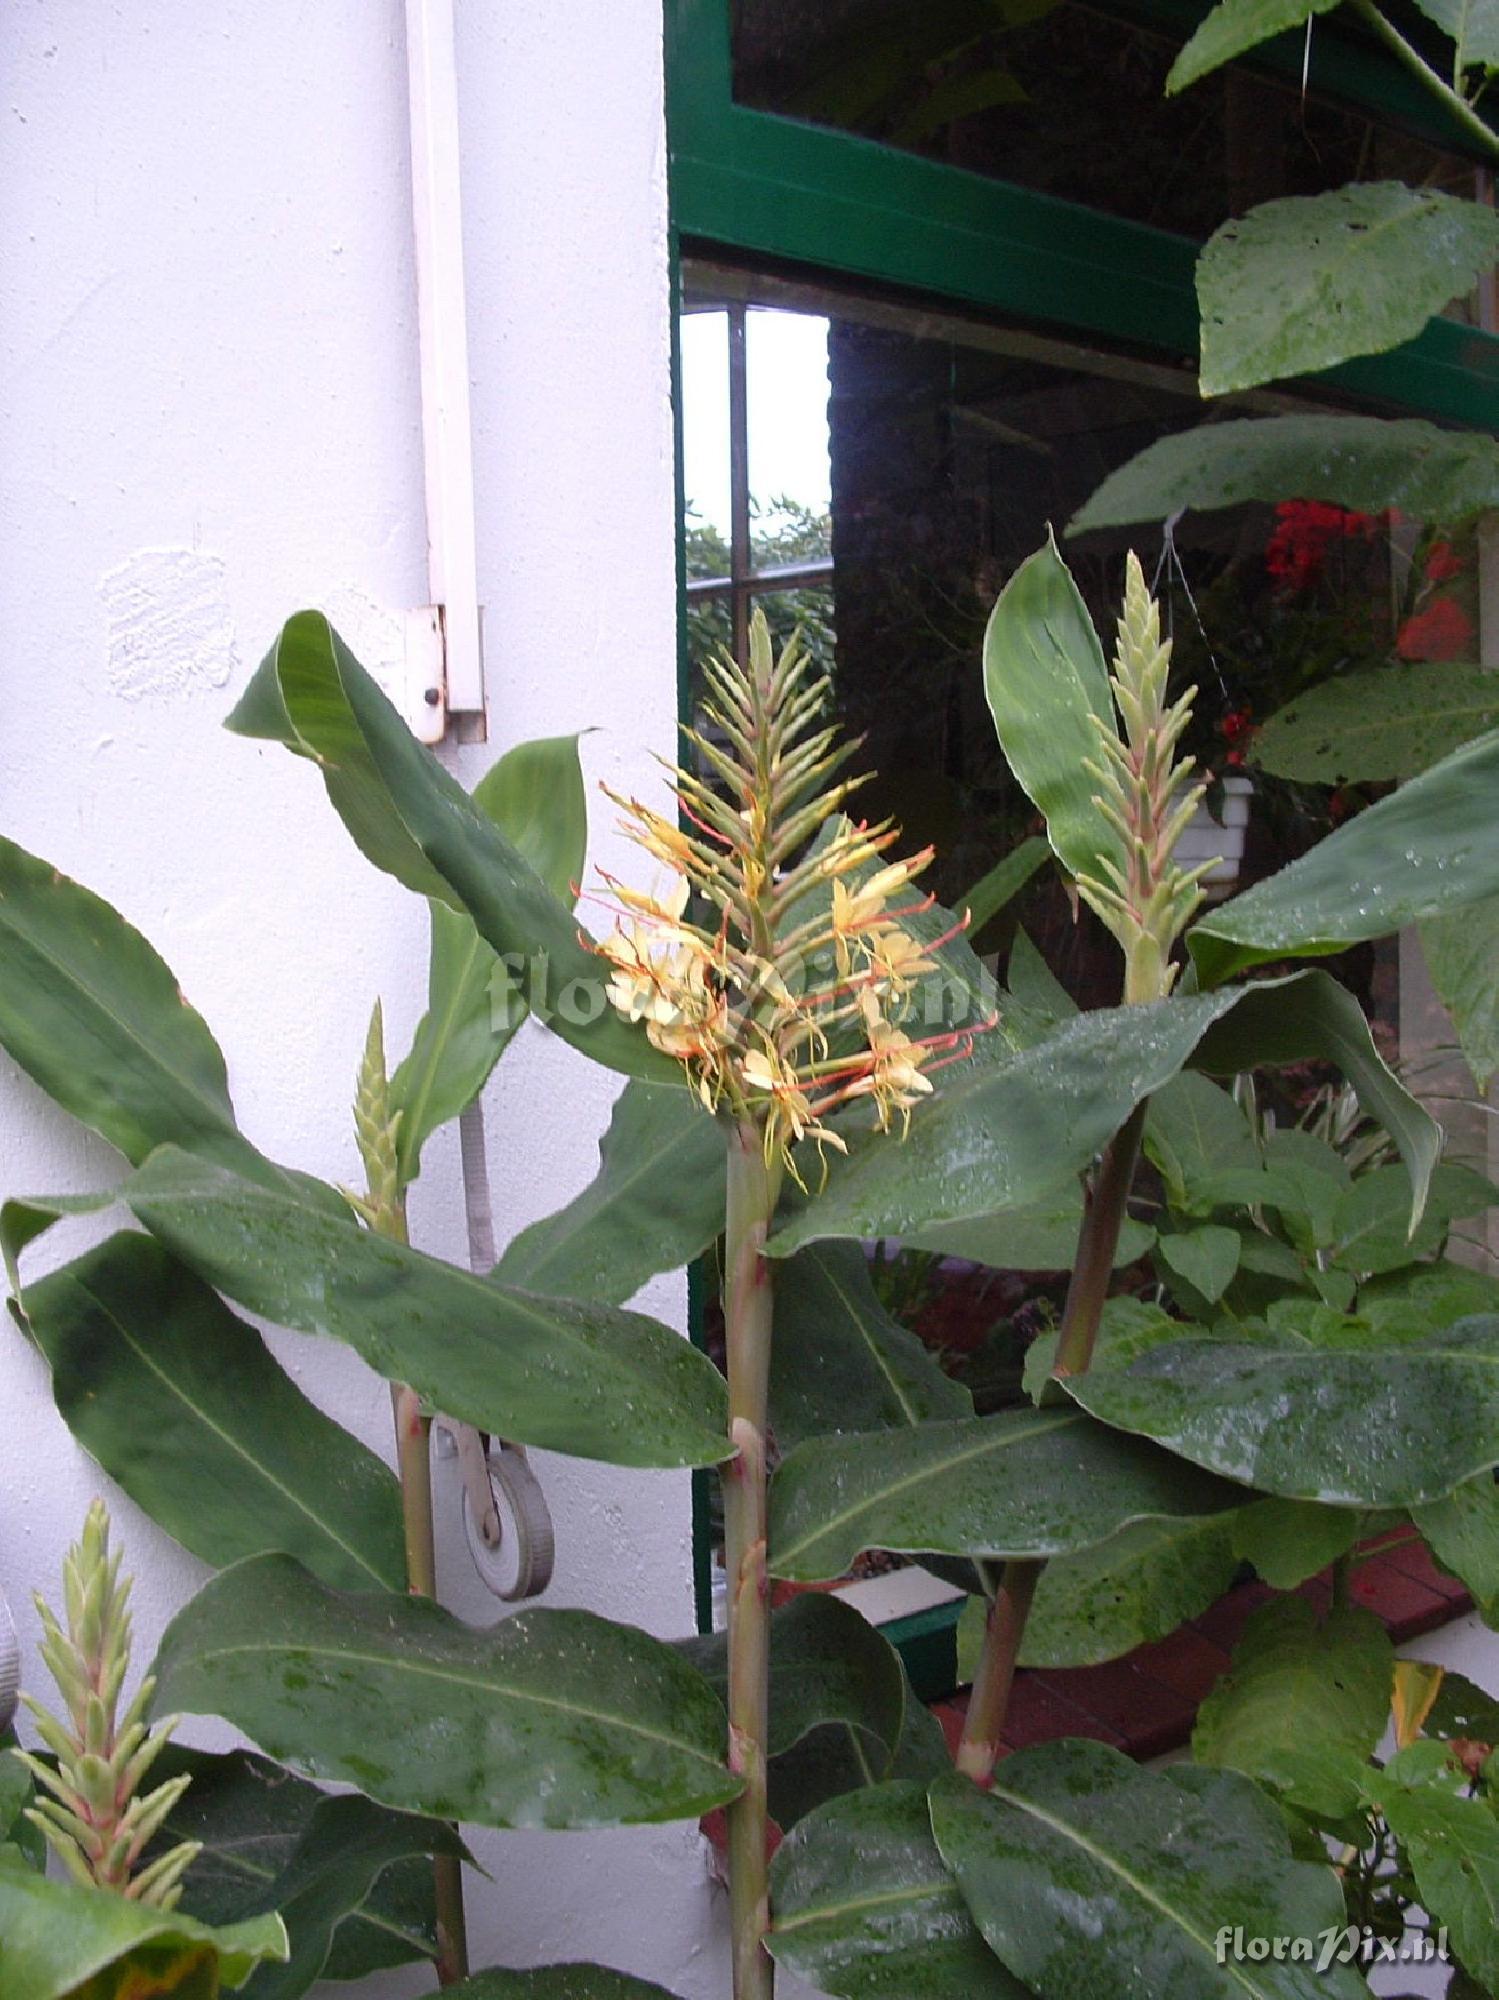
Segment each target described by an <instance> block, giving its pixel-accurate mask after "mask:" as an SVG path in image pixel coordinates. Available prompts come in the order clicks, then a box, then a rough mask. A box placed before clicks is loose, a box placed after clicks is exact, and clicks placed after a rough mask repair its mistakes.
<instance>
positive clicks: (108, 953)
mask: <svg viewBox="0 0 1499 2000" xmlns="http://www.w3.org/2000/svg"><path fill="white" fill-rule="evenodd" d="M0 1047H3V1048H5V1049H6V1050H7V1051H8V1052H9V1054H10V1055H11V1056H13V1057H14V1058H15V1060H16V1061H17V1062H18V1063H19V1064H20V1065H21V1067H22V1069H24V1070H25V1071H26V1073H27V1074H28V1075H29V1076H31V1077H33V1078H34V1079H35V1080H36V1082H37V1083H39V1084H40V1085H41V1087H42V1089H43V1090H45V1091H46V1092H47V1093H48V1095H49V1096H51V1097H54V1098H55V1099H56V1100H57V1102H58V1103H59V1104H60V1105H62V1107H63V1109H64V1110H65V1111H71V1112H72V1114H73V1116H74V1117H75V1118H78V1119H81V1120H82V1122H83V1123H84V1124H85V1125H88V1126H90V1127H91V1128H92V1129H93V1130H94V1131H95V1132H98V1133H100V1134H101V1135H102V1136H103V1137H104V1138H106V1139H108V1141H109V1142H110V1144H111V1145H112V1146H117V1147H118V1148H119V1150H120V1151H121V1152H122V1153H123V1154H124V1155H125V1157H126V1159H127V1160H129V1161H131V1162H132V1163H133V1164H136V1165H138V1164H139V1163H140V1162H141V1161H142V1160H144V1159H145V1157H146V1155H147V1154H148V1153H149V1152H151V1150H152V1148H153V1147H156V1146H160V1145H163V1144H171V1145H177V1146H182V1147H184V1148H186V1150H188V1151H189V1152H193V1153H196V1154H198V1155H200V1156H201V1157H202V1158H204V1159H211V1160H218V1161H220V1162H221V1163H223V1164H224V1165H226V1166H231V1167H233V1168H234V1169H235V1170H236V1171H237V1172H239V1173H242V1174H247V1175H249V1176H251V1177H252V1178H261V1177H265V1176H271V1177H279V1176H278V1170H277V1169H275V1168H273V1167H271V1166H270V1164H269V1162H267V1161H266V1160H264V1159H263V1158H262V1157H261V1155H260V1154H259V1153H257V1152H256V1150H255V1148H254V1147H253V1146H252V1145H250V1143H249V1141H248V1140H247V1139H245V1138H243V1137H242V1135H241V1134H240V1132H239V1130H238V1128H237V1126H236V1125H235V1122H234V1108H233V1106H232V1105H231V1104H230V1102H229V1087H228V1082H227V1079H226V1076H225V1072H224V1058H223V1056H222V1055H221V1054H220V1052H219V1046H218V1043H217V1042H215V1040H214V1038H213V1036H212V1035H211V1034H210V1032H209V1030H208V1027H207V1025H206V1024H205V1022H204V1020H203V1017H202V1016H201V1015H200V1014H197V1013H195V1012H194V1010H193V1009H192V1008H191V1007H190V1006H189V1005H188V1004H187V1001H186V1000H185V999H184V997H183V994H182V990H181V988H180V987H179V986H178V984H177V981H176V980H175V978H174V977H173V976H172V972H171V970H170V968H169V967H168V966H167V965H166V964H165V963H164V962H163V960H162V959H161V958H160V957H159V956H158V955H157V953H156V952H155V951H154V950H153V949H152V947H151V946H150V945H149V944H148V943H147V942H146V940H145V939H144V938H143V937H142V936H141V934H140V932H139V931H137V930H134V929H132V927H131V926H130V925H129V924H127V923H126V921H125V919H124V918H123V917H122V916H121V915H120V914H119V912H118V911H117V910H115V909H112V908H111V907H110V905H109V904H108V903H106V902H105V901H104V900H103V898H102V897H99V896H96V895H94V893H93V892H92V890H89V889H85V888H83V887H81V886H80V884H78V883H77V882H70V881H69V880H68V878H67V876H66V875H62V874H59V873H58V871H57V870H56V869H55V868H53V867H52V866H51V865H50V864H49V863H48V862H45V861H39V860H38V859H37V858H36V856H35V855H33V854H28V853H27V852H26V850H25V849H24V848H21V847H17V846H16V844H15V843H14V841H10V840H5V839H3V838H0Z"/></svg>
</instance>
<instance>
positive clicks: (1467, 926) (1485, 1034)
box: [1421, 896, 1499, 1090]
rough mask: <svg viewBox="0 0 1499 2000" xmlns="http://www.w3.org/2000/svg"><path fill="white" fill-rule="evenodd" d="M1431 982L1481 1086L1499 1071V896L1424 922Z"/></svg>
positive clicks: (1423, 947)
mask: <svg viewBox="0 0 1499 2000" xmlns="http://www.w3.org/2000/svg"><path fill="white" fill-rule="evenodd" d="M1421 952H1422V956H1423V957H1424V958H1425V960H1426V969H1427V971H1428V972H1429V973H1430V974H1431V983H1432V985H1433V986H1434V987H1435V988H1436V990H1437V994H1438V997H1439V998H1440V1000H1441V1002H1442V1005H1443V1006H1444V1007H1445V1008H1446V1009H1447V1011H1448V1013H1449V1014H1450V1015H1451V1016H1452V1025H1453V1026H1454V1027H1455V1028H1456V1030H1457V1037H1458V1040H1459V1041H1460V1042H1461V1043H1462V1050H1463V1059H1464V1061H1465V1062H1466V1063H1467V1065H1468V1068H1469V1069H1470V1070H1471V1071H1472V1072H1473V1078H1474V1081H1475V1082H1476V1083H1477V1085H1478V1087H1479V1089H1480V1090H1487V1088H1488V1086H1489V1083H1490V1081H1491V1079H1492V1078H1493V1075H1494V1073H1495V1071H1496V1070H1499V896H1485V897H1484V899H1483V901H1482V902H1479V903H1470V904H1469V905H1468V906H1467V908H1466V909H1463V910H1459V911H1458V912H1457V913H1456V915H1454V916H1450V917H1432V918H1430V919H1429V920H1428V921H1427V922H1426V923H1424V924H1422V926H1421Z"/></svg>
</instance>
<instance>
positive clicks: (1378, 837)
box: [1187, 730, 1499, 985]
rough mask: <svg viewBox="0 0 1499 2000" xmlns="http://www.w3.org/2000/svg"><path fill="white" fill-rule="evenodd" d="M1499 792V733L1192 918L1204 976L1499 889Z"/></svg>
mask: <svg viewBox="0 0 1499 2000" xmlns="http://www.w3.org/2000/svg"><path fill="white" fill-rule="evenodd" d="M1496 788H1499V730H1493V731H1491V732H1490V733H1489V734H1488V735H1487V736H1481V737H1479V738H1478V739H1477V741H1476V742H1473V743H1469V744H1466V745H1464V747H1463V748H1462V749H1461V750H1457V751H1454V752H1453V754H1452V755H1451V756H1450V757H1444V758H1443V759H1442V761H1441V763H1439V764H1434V765H1432V767H1431V769H1430V770H1428V771H1423V772H1422V774H1421V776H1420V777H1418V778H1413V779H1412V780H1411V782H1410V783H1409V784H1408V785H1402V786H1401V787H1400V789H1399V791H1397V792H1393V793H1391V794H1390V796H1389V797H1388V798H1384V799H1381V800H1380V801H1379V803H1378V804H1377V805H1373V806H1370V807H1369V809H1368V811H1367V812H1361V813H1360V814H1358V816H1357V818H1355V819H1351V820H1348V821H1346V822H1345V823H1344V824H1343V825H1342V826H1340V827H1339V828H1338V829H1337V831H1336V832H1335V833H1332V834H1330V835H1329V836H1328V838H1327V839H1326V840H1324V841H1320V842H1319V843H1318V845H1317V846H1316V847H1314V848H1312V850H1311V851H1310V853H1308V854H1303V855H1302V856H1301V858H1300V859H1299V860H1297V861H1292V862H1291V863H1290V864H1289V865H1288V866H1287V867H1285V868H1282V869H1281V870H1280V872H1279V874H1276V875H1271V876H1269V877H1268V878H1267V879H1266V880H1265V881H1263V882H1257V883H1256V884H1255V885H1254V887H1253V888H1252V889H1247V890H1246V891H1245V892H1244V894H1243V895H1242V896H1235V897H1233V898H1232V900H1231V901H1229V902H1227V903H1221V904H1219V906H1218V907H1217V908H1216V909H1215V910H1213V911H1212V913H1211V914H1210V915H1208V916H1206V917H1204V918H1203V919H1202V920H1201V922H1199V923H1197V924H1194V925H1193V927H1192V929H1191V930H1190V931H1189V932H1188V933H1187V944H1188V947H1189V949H1190V950H1191V953H1192V958H1193V961H1194V963H1195V964H1196V966H1197V970H1198V975H1199V977H1200V978H1201V979H1202V980H1203V981H1204V983H1206V984H1209V985H1216V984H1218V983H1219V982H1220V981H1221V980H1224V979H1227V978H1229V977H1231V976H1232V974H1234V973H1235V972H1241V971H1243V970H1245V969H1246V968H1247V967H1249V966H1252V965H1264V964H1266V963H1268V962H1269V961H1270V960H1272V959H1281V958H1322V957H1326V956H1327V955H1328V954H1329V953H1331V952H1337V951H1342V950H1344V949H1345V948H1346V947H1347V946H1349V945H1351V944H1359V943H1361V942H1362V941H1363V940H1364V939H1365V938H1376V937H1388V936H1390V935H1391V934H1392V933H1393V932H1395V931H1398V930H1400V929H1402V928H1403V927H1404V926H1405V925H1406V924H1411V923H1416V922H1418V921H1421V920H1423V919H1426V918H1429V917H1438V916H1442V915H1443V914H1445V913H1447V912H1449V911H1452V910H1457V909H1461V908H1462V907H1464V906H1465V905H1466V904H1470V903H1476V902H1478V901H1480V900H1481V899H1482V898H1484V897H1486V896H1492V895H1495V894H1499V821H1496V819H1495V815H1494V809H1493V807H1494V797H1495V791H1496Z"/></svg>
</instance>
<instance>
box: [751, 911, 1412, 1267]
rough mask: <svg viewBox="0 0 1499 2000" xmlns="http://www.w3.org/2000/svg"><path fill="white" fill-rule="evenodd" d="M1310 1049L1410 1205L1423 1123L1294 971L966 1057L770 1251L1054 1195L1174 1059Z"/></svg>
mask: <svg viewBox="0 0 1499 2000" xmlns="http://www.w3.org/2000/svg"><path fill="white" fill-rule="evenodd" d="M1199 928H1200V927H1199ZM1194 935H1195V934H1194ZM981 1046H982V1045H981ZM1311 1057H1315V1058H1318V1059H1320V1060H1323V1061H1331V1062H1335V1063H1336V1064H1337V1065H1338V1067H1339V1068H1340V1069H1341V1070H1342V1072H1343V1074H1344V1075H1345V1076H1347V1077H1348V1078H1349V1080H1350V1082H1352V1083H1353V1085H1354V1087H1355V1089H1356V1090H1357V1092H1358V1095H1359V1100H1360V1102H1361V1103H1362V1104H1363V1105H1364V1107H1365V1109H1366V1110H1367V1111H1368V1113H1369V1114H1370V1116H1371V1117H1375V1118H1377V1119H1378V1120H1379V1121H1380V1123H1381V1124H1383V1125H1384V1126H1385V1128H1386V1129H1387V1130H1388V1131H1389V1132H1390V1133H1391V1135H1392V1136H1393V1137H1394V1139H1395V1140H1396V1143H1397V1145H1398V1146H1399V1148H1400V1151H1401V1155H1402V1157H1403V1158H1404V1160H1405V1162H1406V1166H1407V1169H1408V1171H1409V1173H1410V1176H1411V1183H1412V1187H1413V1189H1414V1203H1413V1206H1414V1208H1415V1209H1416V1211H1417V1212H1418V1213H1419V1209H1420V1206H1421V1203H1422V1201H1423V1200H1424V1196H1425V1190H1426V1185H1427V1182H1428V1181H1429V1179H1430V1175H1431V1171H1432V1169H1433V1167H1434V1166H1435V1164H1436V1158H1437V1153H1438V1150H1439V1147H1440V1143H1441V1134H1440V1131H1439V1128H1438V1127H1437V1125H1436V1122H1435V1120H1434V1119H1433V1118H1432V1117H1431V1115H1430V1113H1429V1112H1427V1111H1425V1110H1423V1109H1422V1107H1421V1106H1420V1105H1419V1104H1417V1103H1416V1101H1415V1100H1414V1099H1413V1098H1412V1096H1411V1094H1410V1092H1409V1091H1408V1090H1406V1089H1405V1088H1404V1086H1403V1085H1402V1084H1400V1083H1399V1082H1398V1081H1397V1080H1396V1078H1395V1077H1394V1076H1393V1075H1392V1074H1391V1072H1390V1070H1389V1069H1388V1067H1387V1066H1386V1065H1385V1063H1384V1062H1383V1061H1382V1060H1381V1059H1380V1056H1379V1054H1378V1052H1377V1050H1376V1049H1375V1047H1374V1043H1373V1040H1372V1038H1371V1036H1370V1033H1369V1024H1368V1022H1367V1021H1366V1020H1365V1019H1364V1016H1363V1014H1362V1012H1361V1011H1360V1009H1359V1007H1358V1004H1357V1002H1356V1001H1355V1000H1354V999H1353V997H1352V995H1351V994H1349V993H1348V992H1347V991H1346V990H1345V989H1344V988H1342V987H1341V986H1339V985H1338V984H1337V982H1336V981H1335V980H1333V979H1330V978H1328V976H1327V975H1326V974H1325V973H1317V972H1303V973H1300V974H1294V975H1292V976H1291V978H1290V979H1288V980H1285V981H1270V980H1266V981H1261V982H1259V983H1257V984H1255V985H1253V986H1247V987H1239V988H1235V989H1232V990H1230V991H1226V992H1224V991H1220V992H1217V993H1208V994H1185V995H1182V996H1179V997H1177V998H1174V999H1171V1000H1168V1001H1161V1002H1157V1003H1155V1004H1154V1005H1150V1006H1141V1007H1117V1008H1100V1009H1098V1010H1096V1011H1094V1012H1091V1013H1086V1014H1078V1015H1074V1016H1072V1017H1071V1018H1070V1019H1068V1020H1066V1021H1064V1022H1063V1023H1062V1024H1061V1025H1060V1026H1059V1027H1057V1028H1055V1029H1053V1030H1052V1031H1051V1032H1050V1033H1049V1034H1047V1035H1046V1036H1045V1038H1044V1039H1043V1040H1041V1041H1039V1042H1035V1043H1032V1044H1031V1045H1030V1046H1029V1047H1027V1048H1025V1049H1022V1050H1020V1051H1019V1052H1018V1053H1016V1052H1012V1051H1010V1050H1007V1049H994V1050H990V1051H988V1052H985V1053H982V1054H980V1055H977V1056H975V1058H974V1059H973V1060H972V1061H971V1062H970V1063H969V1064H967V1065H966V1066H964V1067H962V1068H955V1069H954V1070H953V1072H951V1074H950V1076H949V1078H948V1079H947V1081H946V1084H945V1087H944V1088H943V1089H942V1090H941V1091H940V1092H939V1093H938V1095H937V1096H936V1097H935V1098H934V1100H933V1101H932V1102H931V1103H930V1104H927V1105H924V1106H923V1107H922V1110H921V1113H920V1115H919V1116H918V1117H916V1118H914V1119H913V1120H912V1123H911V1131H910V1136H909V1137H908V1138H907V1139H906V1140H905V1142H904V1143H903V1144H902V1145H899V1146H891V1145H888V1144H863V1145H860V1144H857V1143H856V1144H855V1146H854V1147H852V1148H851V1150H850V1156H849V1158H848V1159H847V1160H837V1161H835V1162H833V1164H832V1166H831V1168H830V1171H829V1174H828V1181H827V1186H826V1188H825V1189H824V1191H823V1192H822V1194H821V1195H820V1196H819V1198H818V1200H817V1201H816V1202H813V1203H809V1204H808V1205H807V1207H806V1208H804V1209H803V1210H801V1211H800V1212H799V1213H797V1214H795V1215H792V1216H790V1217H789V1218H787V1220H786V1221H785V1222H783V1223H782V1224H781V1226H780V1227H779V1228H778V1230H777V1231H776V1233H775V1235H774V1236H773V1237H772V1238H771V1240H770V1244H769V1252H770V1255H771V1256H778V1257H784V1256H789V1255H791V1254H792V1252H794V1251H796V1250H799V1249H801V1248H802V1246H803V1245H804V1244H806V1243H810V1242H817V1241H822V1240H826V1239H829V1238H837V1237H861V1238H865V1239H869V1238H873V1237H881V1236H892V1237H898V1238H900V1239H901V1240H903V1241H908V1242H914V1241H916V1240H917V1239H918V1237H919V1236H920V1235H922V1234H924V1233H925V1232H926V1231H928V1230H929V1229H930V1228H932V1227H933V1226H938V1225H947V1224H952V1223H958V1222H968V1221H972V1220H973V1219H974V1218H986V1219H987V1218H992V1217H995V1216H997V1215H998V1214H999V1213H1000V1212H1001V1211H1004V1210H1007V1209H1010V1208H1019V1209H1025V1208H1028V1207H1031V1206H1032V1205H1034V1204H1036V1203H1037V1202H1040V1201H1043V1200H1047V1199H1050V1198H1052V1197H1054V1196H1055V1194H1056V1191H1057V1189H1058V1188H1059V1187H1061V1186H1062V1184H1063V1183H1065V1182H1066V1181H1068V1180H1069V1179H1070V1178H1071V1177H1072V1176H1074V1175H1076V1174H1078V1173H1080V1172H1081V1171H1082V1170H1083V1169H1084V1168H1085V1167H1086V1166H1087V1164H1088V1162H1089V1161H1090V1160H1091V1159H1092V1158H1093V1156H1094V1155H1095V1154H1096V1153H1098V1152H1099V1151H1101V1150H1102V1148H1103V1147H1104V1146H1105V1145H1107V1144H1108V1142H1109V1140H1110V1139H1112V1138H1113V1136H1114V1134H1115V1133H1116V1132H1117V1131H1118V1130H1119V1128H1120V1126H1121V1125H1123V1124H1124V1122H1125V1120H1126V1119H1127V1118H1128V1117H1129V1115H1130V1113H1131V1112H1132V1111H1133V1110H1134V1108H1135V1106H1136V1105H1137V1104H1139V1103H1140V1102H1141V1100H1142V1099H1144V1098H1146V1097H1149V1096H1150V1095H1151V1094H1152V1093H1153V1092H1154V1091H1157V1090H1159V1089H1161V1088H1162V1086H1163V1085H1165V1084H1168V1083H1169V1082H1170V1081H1171V1080H1172V1078H1174V1077H1175V1076H1176V1075H1177V1074H1178V1073H1179V1072H1180V1071H1181V1070H1182V1069H1183V1068H1185V1067H1186V1066H1187V1065H1188V1064H1191V1065H1193V1066H1195V1067H1197V1068H1200V1069H1204V1070H1207V1071H1209V1072H1211V1073H1213V1074H1215V1075H1221V1076H1231V1075H1234V1074H1236V1073H1237V1072H1238V1071H1240V1070H1245V1069H1252V1068H1254V1067H1255V1066H1257V1065H1258V1064H1260V1063H1272V1064H1276V1063H1290V1062H1301V1061H1304V1060H1307V1059H1308V1058H1311ZM947 1247H951V1246H950V1245H949V1246H947Z"/></svg>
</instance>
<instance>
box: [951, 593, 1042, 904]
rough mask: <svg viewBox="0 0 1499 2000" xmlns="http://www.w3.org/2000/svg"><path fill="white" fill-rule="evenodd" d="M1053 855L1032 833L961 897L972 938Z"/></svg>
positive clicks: (1039, 838) (1017, 893)
mask: <svg viewBox="0 0 1499 2000" xmlns="http://www.w3.org/2000/svg"><path fill="white" fill-rule="evenodd" d="M1033 560H1034V558H1033ZM1050 853H1051V848H1050V847H1049V846H1048V844H1047V843H1046V841H1044V840H1043V839H1042V838H1041V836H1040V834H1039V833H1033V834H1030V835H1028V836H1027V837H1026V839H1024V840H1022V841H1020V842H1019V843H1018V845H1017V846H1015V847H1012V848H1011V849H1010V851H1009V853H1008V854H1007V855H1006V856H1005V857H1004V859H1003V860H1002V861H996V862H995V864H994V866H993V867H992V868H991V869H990V870H989V872H988V874H987V875H984V876H981V877H980V878H979V880H978V881H977V882H975V883H974V885H973V887H972V888H971V889H970V890H969V891H968V893H967V895H966V896H960V897H959V898H958V908H959V909H960V910H966V911H967V912H968V929H969V933H970V935H972V936H977V935H978V933H979V932H980V931H981V930H982V929H983V928H984V925H985V924H986V923H988V921H989V919H990V918H991V917H994V916H998V914H999V912H1000V911H1001V910H1002V909H1003V908H1004V907H1005V905H1006V904H1007V903H1012V902H1013V901H1014V900H1015V898H1016V897H1017V896H1018V895H1019V894H1020V892H1021V890H1022V889H1023V888H1024V887H1025V885H1026V883H1027V882H1029V881H1030V879H1031V877H1032V876H1033V875H1034V874H1035V873H1036V872H1037V870H1038V869H1040V868H1044V867H1045V865H1046V860H1047V857H1048V855H1049V854H1050Z"/></svg>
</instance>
